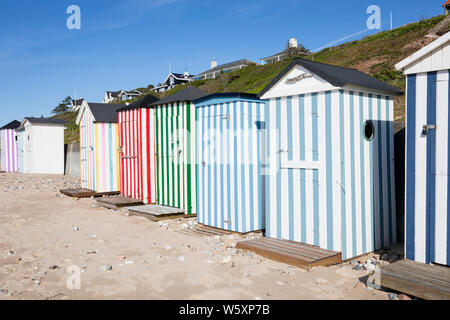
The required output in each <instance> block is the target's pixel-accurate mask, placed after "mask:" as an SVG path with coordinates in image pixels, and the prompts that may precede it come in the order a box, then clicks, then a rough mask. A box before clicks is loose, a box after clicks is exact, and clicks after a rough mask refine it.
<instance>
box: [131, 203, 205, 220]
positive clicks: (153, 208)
mask: <svg viewBox="0 0 450 320" xmlns="http://www.w3.org/2000/svg"><path fill="white" fill-rule="evenodd" d="M127 209H128V213H129V215H130V216H141V217H145V218H148V219H150V220H152V221H155V222H157V221H161V220H166V219H177V218H194V217H196V216H197V215H192V214H191V215H185V212H184V210H183V209H179V208H173V207H166V206H159V205H151V204H148V205H144V206H136V207H134V206H133V207H128V208H127Z"/></svg>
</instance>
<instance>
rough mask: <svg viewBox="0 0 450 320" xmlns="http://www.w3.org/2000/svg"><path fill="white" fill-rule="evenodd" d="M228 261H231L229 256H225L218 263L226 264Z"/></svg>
mask: <svg viewBox="0 0 450 320" xmlns="http://www.w3.org/2000/svg"><path fill="white" fill-rule="evenodd" d="M230 261H231V256H226V257H224V258H223V259H222V260H221V261H220V263H221V264H227V263H228V262H230Z"/></svg>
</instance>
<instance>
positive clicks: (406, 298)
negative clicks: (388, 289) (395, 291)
mask: <svg viewBox="0 0 450 320" xmlns="http://www.w3.org/2000/svg"><path fill="white" fill-rule="evenodd" d="M398 300H403V301H408V300H412V299H411V298H410V297H409V296H407V295H406V294H403V293H402V294H400V295H399V296H398Z"/></svg>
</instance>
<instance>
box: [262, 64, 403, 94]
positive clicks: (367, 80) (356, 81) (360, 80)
mask: <svg viewBox="0 0 450 320" xmlns="http://www.w3.org/2000/svg"><path fill="white" fill-rule="evenodd" d="M296 65H300V66H302V67H304V68H305V69H308V70H309V71H311V72H312V73H314V74H316V75H317V76H319V77H321V78H322V79H324V80H326V81H328V82H329V83H330V84H332V85H333V86H335V87H343V86H346V85H355V86H359V87H364V88H369V89H375V90H380V91H386V92H389V93H393V94H402V93H403V92H402V91H401V90H399V89H397V88H395V87H392V86H390V85H388V84H386V83H384V82H382V81H380V80H378V79H375V78H373V77H371V76H369V75H367V74H365V73H363V72H361V71H359V70H356V69H350V68H343V67H338V66H334V65H331V64H325V63H320V62H314V61H310V60H305V59H301V58H297V59H295V60H294V61H292V63H291V64H290V65H289V66H287V67H286V68H285V69H284V70H283V71H282V72H281V73H280V74H279V75H278V76H277V77H275V79H273V80H272V81H271V82H270V83H269V84H268V85H267V86H266V87H265V88H264V89H263V90H262V91H261V92H260V93H259V94H258V96H259V97H262V96H263V95H264V94H265V93H266V92H267V91H269V90H270V89H271V88H272V87H273V86H275V85H276V84H277V83H278V82H279V81H280V80H281V79H282V78H283V77H284V76H285V75H286V74H288V72H289V71H291V69H292V68H294V67H295V66H296Z"/></svg>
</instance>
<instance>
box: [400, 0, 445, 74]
mask: <svg viewBox="0 0 450 320" xmlns="http://www.w3.org/2000/svg"><path fill="white" fill-rule="evenodd" d="M448 2H450V0H449V1H448ZM449 41H450V31H449V32H447V33H446V34H444V35H443V36H442V37H440V38H439V39H437V40H435V41H433V42H432V43H430V44H429V45H427V46H425V47H423V48H422V49H420V50H419V51H417V52H416V53H414V54H413V55H411V56H409V57H408V58H406V59H405V60H402V61H400V62H399V63H397V64H396V65H395V68H397V70H404V69H406V67H408V66H409V65H411V64H413V63H415V62H416V61H418V60H420V59H422V58H423V57H425V56H426V55H427V54H429V53H431V52H432V51H434V50H436V49H437V48H439V47H440V46H442V45H444V44H446V43H447V42H449Z"/></svg>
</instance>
